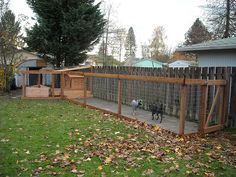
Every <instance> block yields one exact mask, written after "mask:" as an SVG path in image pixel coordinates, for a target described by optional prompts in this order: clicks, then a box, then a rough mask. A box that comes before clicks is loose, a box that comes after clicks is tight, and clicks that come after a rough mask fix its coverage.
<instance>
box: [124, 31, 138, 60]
mask: <svg viewBox="0 0 236 177" xmlns="http://www.w3.org/2000/svg"><path fill="white" fill-rule="evenodd" d="M125 51H126V52H125V58H129V57H135V52H136V40H135V35H134V30H133V28H132V27H130V28H129V31H128V34H127V36H126V40H125Z"/></svg>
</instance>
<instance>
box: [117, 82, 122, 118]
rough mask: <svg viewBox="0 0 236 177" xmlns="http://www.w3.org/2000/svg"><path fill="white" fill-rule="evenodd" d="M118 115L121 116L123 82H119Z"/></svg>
mask: <svg viewBox="0 0 236 177" xmlns="http://www.w3.org/2000/svg"><path fill="white" fill-rule="evenodd" d="M117 98H118V114H119V115H121V111H122V110H121V107H122V80H120V79H119V80H118V95H117Z"/></svg>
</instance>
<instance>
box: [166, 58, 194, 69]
mask: <svg viewBox="0 0 236 177" xmlns="http://www.w3.org/2000/svg"><path fill="white" fill-rule="evenodd" d="M168 66H169V67H170V68H188V67H191V66H196V64H195V62H193V61H185V60H176V61H174V62H172V63H169V64H168Z"/></svg>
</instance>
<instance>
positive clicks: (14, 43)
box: [0, 0, 22, 91]
mask: <svg viewBox="0 0 236 177" xmlns="http://www.w3.org/2000/svg"><path fill="white" fill-rule="evenodd" d="M20 30H21V28H20V22H19V21H16V19H15V15H14V14H13V13H12V11H11V10H9V9H8V1H6V2H4V0H0V65H1V66H2V67H3V71H4V90H5V91H9V90H10V80H11V79H12V77H13V76H14V73H13V66H14V64H15V62H16V57H15V55H16V54H17V52H18V49H17V47H19V45H20V44H22V41H21V34H20Z"/></svg>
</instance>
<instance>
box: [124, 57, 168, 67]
mask: <svg viewBox="0 0 236 177" xmlns="http://www.w3.org/2000/svg"><path fill="white" fill-rule="evenodd" d="M163 65H164V63H162V62H159V61H156V60H152V59H147V58H142V59H138V58H129V59H127V60H126V61H125V63H124V66H133V67H147V68H162V67H163Z"/></svg>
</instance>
